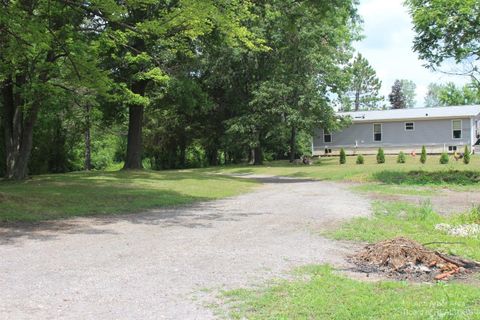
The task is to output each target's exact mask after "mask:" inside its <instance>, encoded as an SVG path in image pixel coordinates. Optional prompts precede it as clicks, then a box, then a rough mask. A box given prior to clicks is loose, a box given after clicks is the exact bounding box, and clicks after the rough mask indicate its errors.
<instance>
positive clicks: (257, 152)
mask: <svg viewBox="0 0 480 320" xmlns="http://www.w3.org/2000/svg"><path fill="white" fill-rule="evenodd" d="M262 164H263V152H262V147H261V146H260V145H258V146H256V147H255V148H253V165H254V166H259V165H262Z"/></svg>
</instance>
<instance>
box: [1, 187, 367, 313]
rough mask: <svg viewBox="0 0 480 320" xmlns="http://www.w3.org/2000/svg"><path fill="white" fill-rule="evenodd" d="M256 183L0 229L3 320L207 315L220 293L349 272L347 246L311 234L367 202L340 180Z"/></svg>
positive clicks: (364, 207) (361, 209)
mask: <svg viewBox="0 0 480 320" xmlns="http://www.w3.org/2000/svg"><path fill="white" fill-rule="evenodd" d="M262 179H263V182H264V184H263V185H261V186H260V187H258V188H257V189H256V190H254V191H253V192H251V193H248V194H244V195H241V196H237V197H233V198H228V199H224V200H219V201H212V202H205V203H199V204H196V205H193V206H188V207H181V208H174V209H161V210H155V211H151V212H148V213H144V214H136V215H124V216H117V217H102V218H81V219H73V220H66V221H61V222H51V223H43V224H40V225H38V226H35V227H30V228H17V229H15V228H12V227H10V228H3V229H1V228H0V275H1V276H0V319H210V318H213V317H214V314H213V313H212V311H211V310H210V309H209V308H207V307H205V304H206V303H208V302H209V301H211V300H212V299H213V298H214V297H215V296H216V295H217V294H218V290H221V289H229V288H238V287H242V286H243V287H244V286H248V285H254V284H257V283H261V282H263V281H265V280H268V279H271V278H274V277H278V276H282V275H285V274H286V273H288V271H289V270H291V269H292V268H294V267H296V266H300V265H305V264H311V263H330V264H334V265H336V266H339V267H342V266H345V264H346V262H345V261H344V257H345V255H346V254H348V253H350V252H351V250H352V248H351V245H349V244H348V243H343V242H335V241H331V240H328V239H325V238H323V237H321V236H319V235H318V232H319V231H320V230H321V229H323V228H329V227H331V226H332V225H335V224H338V223H339V222H340V221H341V220H342V219H348V218H351V217H354V216H360V215H367V214H369V211H370V206H369V203H368V201H367V200H365V199H363V198H361V197H360V196H359V195H356V194H353V193H351V192H350V191H349V190H348V188H347V185H345V184H342V183H334V182H324V181H306V180H295V179H287V178H262Z"/></svg>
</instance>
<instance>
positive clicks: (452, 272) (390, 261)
mask: <svg viewBox="0 0 480 320" xmlns="http://www.w3.org/2000/svg"><path fill="white" fill-rule="evenodd" d="M350 260H351V262H353V263H354V264H355V265H356V267H357V270H356V271H360V272H365V273H368V274H369V273H381V274H384V275H386V276H388V277H391V278H394V279H398V280H411V281H446V280H449V279H451V278H454V277H466V276H468V275H469V274H472V273H473V272H477V271H480V263H479V262H476V261H472V260H467V259H463V258H460V257H456V256H447V255H444V254H442V253H440V252H437V251H432V250H430V249H428V248H426V247H425V246H423V245H421V244H420V243H418V242H415V241H413V240H410V239H407V238H403V237H399V238H395V239H391V240H385V241H381V242H378V243H375V244H371V245H368V246H366V247H365V248H364V249H363V250H362V251H360V252H359V253H357V254H356V255H354V256H352V257H351V259H350Z"/></svg>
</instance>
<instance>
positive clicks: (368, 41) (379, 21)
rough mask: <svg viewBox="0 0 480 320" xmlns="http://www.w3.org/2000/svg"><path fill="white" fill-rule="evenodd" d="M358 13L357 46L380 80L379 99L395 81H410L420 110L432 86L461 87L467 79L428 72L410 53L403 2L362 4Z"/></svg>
mask: <svg viewBox="0 0 480 320" xmlns="http://www.w3.org/2000/svg"><path fill="white" fill-rule="evenodd" d="M359 13H360V15H361V16H362V18H363V20H364V35H365V39H363V40H362V41H361V42H359V43H357V45H356V46H355V47H356V49H357V50H358V51H359V52H360V53H362V55H364V56H365V57H366V58H367V59H368V60H369V62H370V64H371V65H372V66H373V67H374V68H375V70H376V71H377V75H378V76H379V78H380V79H381V80H382V84H383V85H382V91H381V93H382V95H384V96H385V97H387V96H388V94H389V93H390V91H391V87H392V85H393V82H394V81H395V79H408V80H412V81H414V82H415V83H416V85H417V107H422V106H423V104H424V97H425V95H426V93H427V87H428V84H429V83H431V82H437V83H444V82H448V81H453V82H455V83H457V84H464V83H467V82H468V81H469V79H468V78H467V77H458V76H448V75H445V74H442V73H438V72H437V73H435V72H431V71H430V70H428V69H426V68H425V67H423V65H424V62H422V61H420V60H419V59H418V55H417V53H415V52H413V49H412V47H413V39H414V37H415V33H414V31H413V25H412V22H411V18H410V15H409V14H408V11H407V8H406V7H405V6H404V5H403V0H362V1H361V2H360V7H359Z"/></svg>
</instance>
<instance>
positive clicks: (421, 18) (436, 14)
mask: <svg viewBox="0 0 480 320" xmlns="http://www.w3.org/2000/svg"><path fill="white" fill-rule="evenodd" d="M406 5H407V6H408V8H409V11H410V14H411V16H412V19H413V25H414V30H415V32H416V36H415V40H414V50H415V51H416V52H418V53H419V56H420V59H421V60H424V61H427V62H428V63H429V66H430V67H431V68H433V69H436V68H438V67H439V66H440V65H441V63H442V62H444V61H446V60H448V59H451V58H452V59H453V60H454V61H455V62H457V63H459V62H463V63H464V64H465V67H466V70H464V71H463V72H462V74H467V75H468V74H469V75H471V76H473V77H474V78H476V77H478V66H477V65H476V63H478V57H479V51H480V42H479V34H480V23H478V19H477V18H478V16H480V7H479V6H478V1H476V0H453V1H452V0H407V1H406ZM476 84H477V86H478V81H477V80H476Z"/></svg>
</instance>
